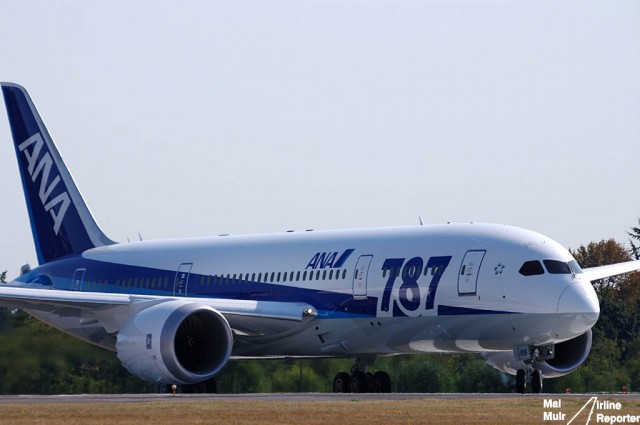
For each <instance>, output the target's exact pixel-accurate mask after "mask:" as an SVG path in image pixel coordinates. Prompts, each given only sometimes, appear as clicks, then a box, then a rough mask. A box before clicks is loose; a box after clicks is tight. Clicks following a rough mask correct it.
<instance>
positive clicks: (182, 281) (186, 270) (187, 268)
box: [173, 263, 193, 297]
mask: <svg viewBox="0 0 640 425" xmlns="http://www.w3.org/2000/svg"><path fill="white" fill-rule="evenodd" d="M191 267H193V263H182V264H180V267H178V271H177V272H176V279H175V281H174V282H173V296H178V297H186V296H187V286H188V285H189V275H190V274H191Z"/></svg>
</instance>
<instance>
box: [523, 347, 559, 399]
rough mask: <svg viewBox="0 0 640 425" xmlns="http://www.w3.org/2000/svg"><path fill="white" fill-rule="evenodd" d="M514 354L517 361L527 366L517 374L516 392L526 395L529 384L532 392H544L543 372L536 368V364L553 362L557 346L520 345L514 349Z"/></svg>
mask: <svg viewBox="0 0 640 425" xmlns="http://www.w3.org/2000/svg"><path fill="white" fill-rule="evenodd" d="M513 353H514V355H515V358H516V360H519V361H521V362H522V363H524V365H525V369H518V371H517V372H516V392H519V393H520V394H524V393H525V391H526V390H527V384H530V385H531V392H532V393H535V394H540V393H541V392H542V372H540V370H539V369H536V368H535V365H536V363H540V362H545V361H547V360H551V359H553V358H554V356H555V346H554V345H553V344H548V345H541V346H535V345H519V346H517V347H515V348H514V350H513Z"/></svg>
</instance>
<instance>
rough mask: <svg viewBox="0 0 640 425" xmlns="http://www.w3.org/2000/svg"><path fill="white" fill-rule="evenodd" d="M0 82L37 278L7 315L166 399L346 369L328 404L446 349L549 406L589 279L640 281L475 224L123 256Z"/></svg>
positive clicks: (9, 86) (583, 327)
mask: <svg viewBox="0 0 640 425" xmlns="http://www.w3.org/2000/svg"><path fill="white" fill-rule="evenodd" d="M1 85H2V94H3V97H4V101H5V105H6V108H7V113H8V117H9V124H10V127H11V133H12V135H13V144H14V148H15V152H16V157H17V161H18V167H19V170H20V176H21V180H22V187H23V190H24V196H25V200H26V204H27V211H28V218H29V222H30V224H31V230H32V237H33V240H34V243H35V249H36V254H37V260H38V266H37V267H33V268H30V269H29V268H26V267H25V268H23V272H22V273H21V274H20V275H19V276H17V277H16V278H15V279H13V280H12V281H11V282H10V283H9V284H6V285H0V305H2V306H5V307H9V308H20V309H24V310H25V311H27V312H28V313H29V314H31V315H32V316H34V317H36V318H38V319H40V320H42V321H44V322H46V323H49V324H52V325H53V326H55V327H57V328H59V329H61V330H63V331H65V332H67V333H69V334H71V335H73V336H75V337H77V338H80V339H82V340H84V341H87V342H88V343H91V344H95V345H98V346H101V347H104V348H105V349H108V350H113V351H115V352H116V353H117V356H118V358H119V359H120V361H121V362H122V365H123V366H124V367H125V368H126V369H127V370H129V371H130V372H131V373H132V374H134V375H136V376H137V377H139V378H141V379H144V380H148V381H151V382H155V383H157V384H158V385H160V386H170V385H172V384H176V385H181V386H188V387H189V390H190V391H211V390H213V389H214V388H215V381H214V380H215V376H216V374H217V373H218V372H219V371H220V370H221V369H222V368H223V367H224V366H225V364H226V363H227V362H228V361H229V360H230V359H232V360H242V359H244V358H252V359H255V358H274V357H297V358H304V357H312V358H319V357H346V358H352V359H354V366H353V367H352V368H351V370H350V371H349V372H347V371H338V372H337V373H336V375H335V377H334V379H333V390H334V391H336V392H389V391H391V388H392V377H391V376H390V375H389V374H388V373H386V372H385V371H381V370H378V371H376V372H375V373H373V371H372V370H371V366H372V365H373V363H374V361H375V359H376V357H377V356H384V355H396V354H412V353H433V352H439V353H478V354H480V355H481V356H482V357H483V358H484V359H485V361H486V362H487V363H489V364H490V365H492V366H493V367H495V368H497V369H499V370H501V371H504V372H507V373H509V374H512V375H515V376H516V387H517V390H518V391H520V392H524V391H525V389H526V388H531V390H532V391H533V392H540V391H542V379H543V378H553V377H557V376H562V375H565V374H567V373H570V372H571V371H573V370H575V369H576V368H577V367H579V366H580V365H581V364H582V363H583V362H584V361H585V359H586V358H587V356H588V354H589V350H590V348H591V343H592V336H591V335H592V333H591V328H592V327H593V325H594V324H595V323H596V321H597V319H598V316H599V313H600V307H599V304H598V298H597V296H596V294H595V291H594V290H593V287H592V285H591V281H592V280H595V279H601V278H605V277H608V276H614V275H617V274H621V273H628V272H631V271H634V270H638V269H640V262H638V261H632V262H626V263H619V264H614V265H610V266H603V267H596V268H590V269H585V270H583V269H581V268H580V266H579V265H578V264H577V263H576V261H575V260H574V259H573V257H572V256H571V254H570V253H569V252H568V251H567V250H566V249H565V248H564V247H562V246H561V245H560V244H558V243H557V242H555V241H553V240H552V239H550V238H549V237H547V236H544V235H541V234H539V233H536V232H532V231H529V230H525V229H521V228H517V227H512V226H505V225H495V224H478V223H461V224H441V225H420V226H407V227H395V228H375V229H350V230H331V231H304V232H283V233H281V234H264V235H228V236H218V237H205V238H195V239H175V240H151V241H139V242H137V241H136V242H127V243H116V242H114V241H113V240H111V239H109V238H108V237H107V236H106V235H105V234H104V233H103V232H102V230H101V229H100V227H99V226H98V224H97V222H96V220H95V219H94V217H93V216H92V214H91V213H90V211H89V209H88V208H87V206H86V204H85V202H84V200H83V198H82V196H81V195H80V191H79V190H78V188H77V186H76V184H75V182H74V181H73V179H72V178H71V174H70V173H69V170H68V169H67V166H66V165H65V163H64V162H63V160H62V157H61V155H60V153H59V152H58V149H57V148H56V146H55V144H54V143H53V139H52V137H51V136H50V134H49V132H48V131H47V129H46V127H45V125H44V123H43V121H42V119H41V118H40V115H39V114H38V112H37V110H36V108H35V106H34V104H33V102H32V100H31V98H30V97H29V95H28V94H27V92H26V90H25V89H24V88H23V87H21V86H19V85H17V84H13V83H2V84H1ZM63 95H64V94H61V96H63ZM7 143H8V141H7ZM102 148H103V147H101V146H100V145H99V144H98V145H96V146H94V147H93V149H94V150H97V151H99V150H100V149H102ZM187 148H188V146H187ZM99 169H100V168H99V164H96V170H99ZM99 176H101V171H97V173H96V178H99ZM14 204H15V203H11V202H10V203H9V204H7V205H5V208H19V207H17V206H15V205H14ZM25 220H26V218H25ZM9 337H10V336H5V338H9Z"/></svg>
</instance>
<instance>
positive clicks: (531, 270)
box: [520, 260, 544, 276]
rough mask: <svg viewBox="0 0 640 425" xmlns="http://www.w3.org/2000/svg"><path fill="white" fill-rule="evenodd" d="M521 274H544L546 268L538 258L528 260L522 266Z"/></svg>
mask: <svg viewBox="0 0 640 425" xmlns="http://www.w3.org/2000/svg"><path fill="white" fill-rule="evenodd" d="M520 274H521V275H523V276H535V275H539V274H544V269H543V268H542V264H540V261H538V260H532V261H527V262H525V263H524V264H523V265H522V267H520Z"/></svg>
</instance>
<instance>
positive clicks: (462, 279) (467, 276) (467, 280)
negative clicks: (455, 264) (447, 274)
mask: <svg viewBox="0 0 640 425" xmlns="http://www.w3.org/2000/svg"><path fill="white" fill-rule="evenodd" d="M486 253H487V251H485V250H471V251H467V253H466V254H465V255H464V259H463V260H462V264H461V265H460V272H459V273H458V295H475V294H476V292H477V291H478V274H479V273H480V266H481V265H482V259H483V258H484V255H485V254H486Z"/></svg>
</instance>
